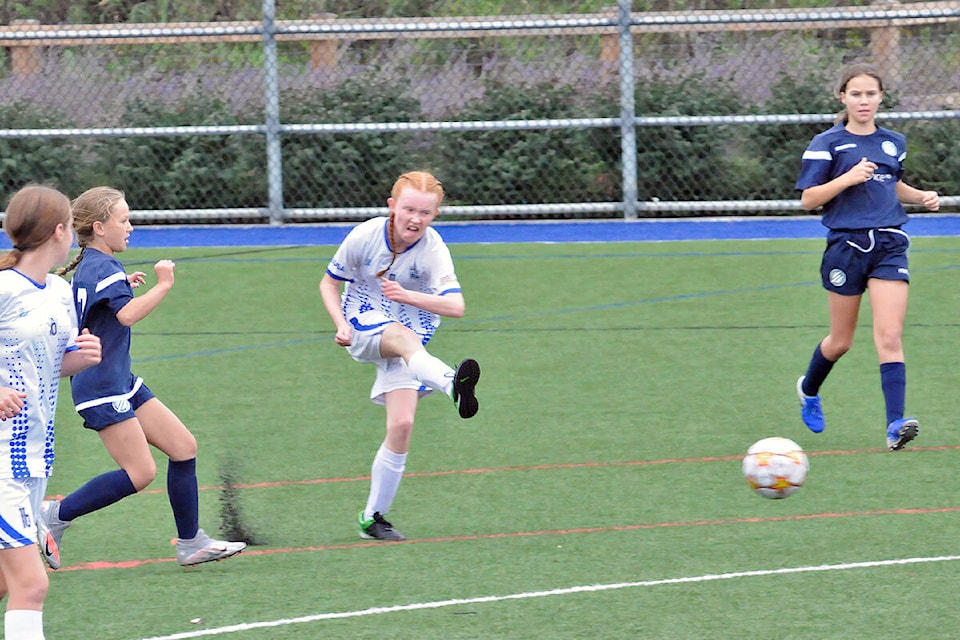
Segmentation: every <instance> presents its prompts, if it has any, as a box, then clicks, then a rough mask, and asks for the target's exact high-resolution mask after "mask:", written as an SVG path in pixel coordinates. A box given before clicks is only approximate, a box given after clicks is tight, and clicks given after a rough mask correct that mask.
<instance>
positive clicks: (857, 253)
mask: <svg viewBox="0 0 960 640" xmlns="http://www.w3.org/2000/svg"><path fill="white" fill-rule="evenodd" d="M909 249H910V236H908V235H907V234H906V232H904V231H901V230H900V229H897V228H893V227H891V228H883V229H856V230H849V229H847V230H837V229H831V230H830V232H829V233H828V234H827V248H826V250H824V252H823V260H822V261H821V263H820V277H821V279H822V280H823V288H824V289H826V290H827V291H832V292H834V293H839V294H841V295H845V296H857V295H860V294H862V293H863V292H864V291H866V290H867V281H868V280H869V279H870V278H877V279H879V280H905V281H907V282H910V269H909V268H907V253H908V250H909Z"/></svg>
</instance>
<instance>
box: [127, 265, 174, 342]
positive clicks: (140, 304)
mask: <svg viewBox="0 0 960 640" xmlns="http://www.w3.org/2000/svg"><path fill="white" fill-rule="evenodd" d="M175 268H176V265H175V264H174V263H173V261H172V260H161V261H160V262H158V263H157V264H155V265H154V266H153V270H154V272H155V273H156V274H157V284H155V285H153V286H152V287H150V290H149V291H147V292H146V293H144V294H143V295H141V296H137V297H136V298H134V299H133V300H131V301H130V302H128V303H127V304H125V305H124V307H123V308H122V309H120V311H118V312H117V320H118V321H119V322H120V324H122V325H124V326H126V327H132V326H133V325H135V324H136V323H138V322H140V321H141V320H143V319H144V318H146V317H147V316H148V315H150V312H151V311H153V310H154V309H156V308H157V306H159V305H160V302H161V301H162V300H163V299H164V298H165V297H166V296H167V294H168V293H169V292H170V289H172V288H173V281H174V279H173V270H174V269H175Z"/></svg>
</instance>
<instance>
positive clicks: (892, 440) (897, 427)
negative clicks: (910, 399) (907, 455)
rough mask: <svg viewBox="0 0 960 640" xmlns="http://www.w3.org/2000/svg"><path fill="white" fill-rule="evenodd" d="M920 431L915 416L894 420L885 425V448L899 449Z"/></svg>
mask: <svg viewBox="0 0 960 640" xmlns="http://www.w3.org/2000/svg"><path fill="white" fill-rule="evenodd" d="M919 433H920V423H919V422H917V419H916V418H901V419H899V420H894V421H893V422H891V423H890V425H889V426H888V427H887V448H888V449H890V451H900V449H903V447H904V446H906V444H907V443H908V442H910V441H911V440H913V439H914V438H916V437H917V435H918V434H919Z"/></svg>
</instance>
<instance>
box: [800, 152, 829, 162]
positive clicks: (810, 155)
mask: <svg viewBox="0 0 960 640" xmlns="http://www.w3.org/2000/svg"><path fill="white" fill-rule="evenodd" d="M803 159H804V160H833V156H832V155H830V152H829V151H810V150H807V151H804V152H803Z"/></svg>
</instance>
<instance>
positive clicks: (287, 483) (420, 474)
mask: <svg viewBox="0 0 960 640" xmlns="http://www.w3.org/2000/svg"><path fill="white" fill-rule="evenodd" d="M920 451H960V445H944V446H937V447H910V449H909V450H908V451H904V452H901V453H896V454H891V453H890V452H889V451H887V450H886V449H859V450H857V449H850V450H842V449H837V450H831V451H810V452H807V455H809V456H838V455H856V454H866V453H883V454H886V455H907V454H909V453H911V452H920ZM742 457H743V454H737V455H729V456H704V457H699V458H661V459H657V460H629V461H620V462H559V463H553V464H534V465H518V466H509V467H486V468H478V469H449V470H440V471H417V472H411V473H406V474H404V477H405V478H432V477H437V476H459V475H476V474H482V473H509V472H513V471H551V470H556V469H587V468H603V467H647V466H654V465H661V464H691V463H704V462H729V461H732V460H739V459H740V458H742ZM367 480H370V476H369V475H364V476H349V477H334V478H310V479H307V480H275V481H268V482H251V483H245V484H237V485H235V486H234V488H236V489H269V488H275V487H293V486H300V485H314V484H328V483H338V482H364V481H367ZM200 490H201V491H222V490H223V487H222V486H219V485H210V486H204V487H200ZM141 493H145V494H160V493H166V489H147V490H145V491H141Z"/></svg>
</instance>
